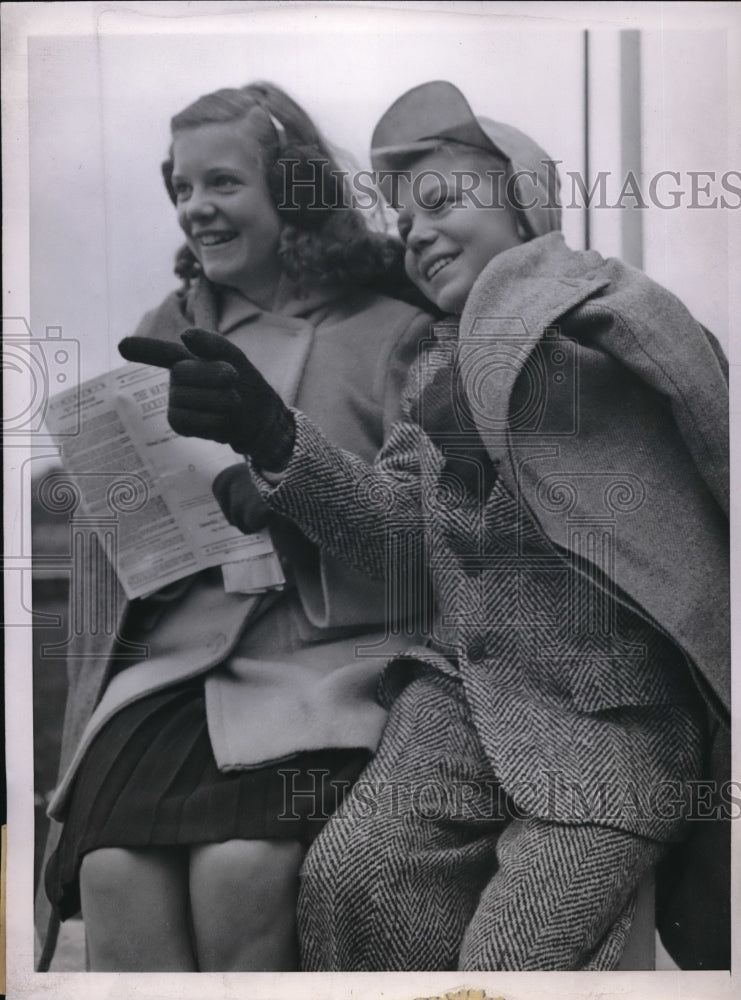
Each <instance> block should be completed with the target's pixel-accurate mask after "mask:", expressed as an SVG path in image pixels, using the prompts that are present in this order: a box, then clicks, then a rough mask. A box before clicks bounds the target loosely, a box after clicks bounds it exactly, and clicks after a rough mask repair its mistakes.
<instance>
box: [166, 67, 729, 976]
mask: <svg viewBox="0 0 741 1000" xmlns="http://www.w3.org/2000/svg"><path fill="white" fill-rule="evenodd" d="M372 153H373V162H374V166H375V167H376V169H377V170H379V171H384V172H385V174H386V176H387V177H388V176H393V177H394V183H395V193H396V197H395V207H396V208H397V210H398V213H399V214H398V225H399V232H400V235H401V237H402V239H403V241H404V243H405V246H406V266H407V271H408V273H409V275H410V277H411V278H412V280H413V281H414V282H415V284H417V285H418V287H419V288H420V289H421V290H422V291H423V292H424V294H425V295H426V296H427V297H428V298H429V299H430V300H431V301H432V302H434V303H435V304H436V305H437V306H438V308H439V309H440V310H442V311H443V312H445V313H449V314H454V315H456V316H458V315H460V325H459V327H457V326H455V325H453V324H451V323H448V324H445V325H442V326H441V327H439V328H438V329H437V331H436V335H435V336H434V337H433V338H432V340H431V342H430V344H429V345H428V346H427V350H426V351H425V353H424V354H423V355H422V356H421V357H420V359H419V363H418V365H417V368H416V370H415V372H414V376H413V378H412V380H411V382H410V386H409V398H408V404H407V410H406V419H405V420H404V421H402V422H400V423H399V424H398V425H397V426H396V428H395V430H394V433H393V434H392V437H391V439H390V440H389V441H388V442H387V444H386V446H385V447H384V449H383V451H382V453H381V455H380V456H379V458H378V459H377V460H376V462H375V463H374V465H373V466H368V465H367V464H366V463H364V462H362V461H360V460H359V459H357V458H355V457H354V456H351V455H349V454H347V453H344V452H340V451H338V450H336V449H333V448H332V447H331V446H330V445H329V444H328V443H327V442H326V441H325V439H324V438H323V437H322V435H321V434H320V433H319V432H318V431H317V430H316V428H314V427H313V426H312V425H311V424H310V423H309V421H308V420H307V419H306V418H305V417H303V415H301V414H299V413H296V412H294V413H293V414H292V417H293V419H292V421H289V422H287V421H285V420H283V421H282V423H281V426H282V427H283V428H284V430H285V433H282V434H281V435H279V436H276V438H275V440H274V441H273V442H272V444H271V445H266V441H265V440H264V437H263V436H261V428H262V427H263V426H270V425H271V421H272V422H273V424H274V425H275V424H277V423H279V422H278V421H275V420H274V413H273V411H274V410H277V409H278V408H280V407H281V406H282V404H281V403H280V401H279V400H277V398H272V397H270V399H268V395H269V394H267V393H266V390H265V387H264V386H263V385H262V384H261V383H260V381H259V376H257V375H256V373H255V372H254V370H253V369H252V368H251V366H250V365H249V363H248V362H246V359H244V358H243V357H241V356H237V355H238V353H239V352H237V353H235V349H234V348H233V346H232V345H227V344H220V343H219V342H218V338H217V339H216V340H214V338H213V336H209V335H207V334H195V335H191V337H190V338H189V340H188V347H189V349H190V351H191V352H192V354H193V355H195V356H196V357H198V358H200V359H201V364H200V365H198V364H194V362H192V361H188V362H187V365H186V366H185V367H184V368H183V369H182V370H181V371H180V372H178V371H177V366H175V369H173V374H172V380H171V394H172V399H171V403H172V415H171V420H172V421H173V426H174V428H175V430H177V431H178V432H179V433H186V434H200V435H202V436H208V437H211V436H214V434H215V430H214V428H215V427H217V426H218V424H219V420H221V422H222V423H223V434H222V436H221V438H220V439H222V440H228V436H229V427H230V426H233V425H234V423H235V422H237V423H238V424H239V425H240V427H242V428H243V427H244V426H245V424H246V423H249V425H251V426H254V436H255V448H254V449H250V453H251V454H252V456H253V464H256V465H257V466H259V468H258V469H257V473H258V476H257V478H258V480H259V481H260V483H261V489H262V491H263V493H264V495H265V496H266V498H267V500H268V502H269V503H270V504H271V505H272V506H273V507H274V508H275V509H276V510H278V511H279V512H280V513H282V514H284V515H287V516H289V517H290V518H292V519H293V520H295V521H296V522H297V523H298V524H299V525H300V527H301V528H302V530H303V531H304V532H305V533H306V534H307V535H308V537H310V538H312V539H313V540H315V541H316V542H318V543H319V544H321V545H323V546H325V547H326V548H328V549H329V550H330V551H331V552H333V553H334V554H335V555H338V556H340V557H341V558H343V559H346V560H348V561H350V562H351V563H353V564H354V565H355V566H357V567H358V568H360V569H362V570H364V571H366V572H371V573H372V574H374V575H376V576H381V577H384V576H385V577H386V579H387V580H388V582H389V589H390V591H391V590H392V589H393V588H394V587H398V586H399V584H398V582H397V580H398V579H401V580H402V584H401V586H402V589H404V591H405V593H407V594H408V593H409V591H410V590H413V589H414V588H415V587H418V592H419V594H420V596H422V595H423V594H424V588H425V583H426V581H427V580H430V581H431V583H432V588H433V591H434V595H435V610H434V615H433V619H432V622H431V626H430V636H429V641H428V643H427V645H426V646H425V647H424V648H420V649H416V650H412V651H406V652H405V653H404V655H403V656H400V657H398V658H397V659H396V660H395V661H394V662H393V663H391V664H390V665H389V667H388V668H387V671H386V675H385V678H384V682H383V685H382V691H381V697H382V699H383V701H384V703H385V704H386V705H387V706H388V707H389V710H390V713H389V719H388V723H387V726H386V730H385V734H384V737H383V740H382V743H381V746H380V747H379V751H378V754H377V756H376V758H375V759H374V761H373V762H372V763H371V764H370V766H369V767H368V769H367V770H366V772H365V774H364V777H363V778H361V780H360V781H359V783H358V785H357V786H356V787H355V789H354V790H353V792H352V793H351V794H350V796H349V797H348V798H347V799H346V801H345V803H344V805H343V806H342V807H341V808H340V810H339V811H338V813H337V814H336V815H335V817H334V818H333V819H332V820H331V821H330V823H329V824H328V826H327V828H326V829H325V831H324V833H323V835H322V836H321V837H320V838H319V839H318V841H317V842H316V844H315V845H314V847H313V849H312V851H311V852H310V854H309V855H308V857H307V859H306V862H305V865H304V868H303V872H302V891H301V897H300V902H299V920H300V926H301V933H302V955H303V966H304V968H307V969H322V970H332V969H334V970H345V971H348V970H383V969H388V970H397V969H399V970H402V969H408V970H411V969H453V968H462V969H610V968H615V967H616V966H617V964H618V962H619V960H620V956H621V954H622V951H623V949H624V946H625V943H626V940H627V936H628V932H629V929H630V926H631V921H632V916H633V911H634V898H635V890H636V887H637V886H638V884H639V883H640V881H641V879H642V878H643V877H644V875H645V874H646V873H647V872H648V871H650V870H651V869H652V868H653V867H655V866H656V865H657V864H658V863H659V862H661V861H662V859H665V858H666V857H667V854H668V851H669V847H670V845H671V844H673V843H674V842H675V841H681V840H682V839H683V838H684V837H685V836H686V833H687V816H688V814H689V811H690V810H691V802H690V801H689V791H690V789H691V788H692V787H693V784H692V783H693V782H696V780H697V779H699V778H701V777H703V776H704V775H705V773H706V772H705V771H704V770H703V768H704V766H705V761H706V758H707V757H708V756H710V754H711V753H712V756H713V760H714V761H716V762H717V761H720V762H721V764H722V763H723V761H724V754H723V750H722V748H723V745H724V744H723V740H724V739H726V737H727V728H726V727H727V707H728V696H729V690H728V689H729V679H728V648H727V643H728V593H727V587H728V575H729V573H728V536H727V509H728V508H727V386H726V379H725V373H724V360H723V358H722V355H721V353H720V351H719V349H717V347H716V345H715V342H714V340H713V339H712V338H711V337H710V335H708V334H707V332H706V331H704V330H703V328H702V327H700V326H699V324H697V323H696V322H695V321H694V320H693V318H692V317H691V316H690V315H689V313H688V312H687V311H686V310H685V309H684V307H683V306H682V305H681V303H680V302H678V300H677V299H675V298H674V297H673V296H672V295H670V294H669V293H668V292H666V291H665V290H664V289H661V288H660V287H659V286H657V285H656V284H654V283H653V282H651V281H650V280H649V279H648V278H646V277H645V276H644V275H642V274H641V273H640V272H638V271H635V270H633V269H631V268H628V267H626V266H624V265H622V264H620V262H618V261H615V260H609V261H605V260H603V259H602V258H601V257H600V256H599V255H598V254H597V253H595V252H594V251H588V252H586V253H576V252H573V251H571V250H569V249H568V248H567V247H566V246H565V244H564V242H563V239H562V237H561V235H560V233H559V231H558V230H559V226H560V214H559V209H558V206H557V203H556V200H555V191H554V177H555V174H554V172H553V169H552V165H551V163H550V161H549V159H548V157H547V155H546V154H545V153H544V152H543V151H542V150H541V149H540V148H539V147H538V146H537V145H536V144H535V143H533V142H532V140H530V139H529V138H528V137H527V136H524V135H523V134H522V133H520V132H519V131H517V130H515V129H513V128H511V127H509V126H503V125H501V124H498V123H494V122H490V121H488V120H486V119H477V118H476V117H475V116H474V115H473V112H472V111H471V109H470V107H469V106H468V104H467V102H466V101H465V98H463V95H462V94H460V92H459V91H458V90H457V89H456V88H455V87H453V86H452V85H451V84H447V83H432V84H425V85H423V86H421V87H417V88H415V89H414V90H412V91H410V92H408V93H407V94H405V95H403V96H402V97H401V98H400V99H399V100H398V101H397V102H395V104H394V105H393V106H392V107H391V108H390V109H389V111H388V112H387V113H386V114H385V115H384V117H383V118H382V120H381V122H379V125H378V126H377V128H376V131H375V133H374V137H373V150H372ZM492 176H493V177H496V179H497V183H496V185H494V184H492V185H487V186H486V187H485V191H487V192H488V191H489V190H497V191H501V190H502V188H503V189H504V191H505V194H506V195H507V197H506V198H505V200H504V201H503V202H502V201H499V200H497V202H496V203H494V202H490V203H489V204H484V203H483V198H482V197H474V192H473V191H472V190H471V188H472V185H471V179H472V178H473V179H475V178H476V177H487V179H489V178H490V177H492ZM499 181H503V185H502V184H500V183H499ZM194 389H196V390H198V392H197V399H198V401H197V405H196V404H192V403H190V402H188V401H189V400H192V399H193V398H194V397H193V390H194ZM225 390H230V391H229V392H227V391H225ZM256 398H259V400H260V403H259V408H258V407H257V406H256V403H255V399H256ZM184 401H185V402H186V404H187V405H186V406H185V407H184V406H183V403H184ZM184 410H185V411H186V412H185V413H184V412H183V411H184ZM219 415H220V416H219ZM286 428H287V429H286ZM216 433H218V431H217V432H216ZM241 436H242V440H244V432H243V431H242V433H241ZM277 437H280V440H278V439H277ZM243 446H244V445H243ZM256 452H259V457H258V460H257V461H255V453H256ZM260 469H262V470H263V473H264V475H263V476H262V477H261V476H260ZM279 470H282V471H281V472H280V475H278V476H275V475H271V472H276V473H277V472H278V471H279ZM238 483H239V476H238V475H234V474H231V475H227V476H224V475H223V474H222V477H221V478H220V479H217V481H216V482H215V484H214V489H215V492H216V494H217V496H219V498H220V500H221V502H222V506H223V507H224V510H225V511H233V510H234V504H235V495H236V496H237V498H238V489H239V486H238ZM680 545H681V546H682V548H681V553H682V557H683V558H682V559H681V560H680V559H678V558H677V556H678V554H679V552H678V548H679V546H680ZM420 567H421V568H420ZM415 581H417V583H415ZM366 652H367V653H368V654H369V655H370V654H372V652H373V651H372V650H368V651H366ZM698 687H699V688H700V690H701V691H702V694H703V695H704V696H705V698H704V701H703V700H701V698H700V697H699V695H698ZM708 708H709V710H710V712H711V713H712V720H713V721H712V722H711V726H710V728H709V727H708ZM711 737H712V738H713V741H714V742H713V743H712V746H711V744H710V738H711ZM719 831H720V832H719ZM700 832H701V833H702V834H703V836H704V837H706V838H709V842H710V843H711V844H712V845H713V846H711V848H710V850H711V851H712V852H713V853H714V855H715V856H718V855H720V854H722V853H723V851H724V850H725V842H724V839H723V838H724V832H723V831H722V830H721V828H720V825H719V824H717V823H715V824H704V825H703V829H702V831H700ZM696 841H697V836H695V835H694V834H693V837H692V838H690V840H688V841H687V845H686V846H685V848H683V849H684V850H685V851H686V853H687V854H689V855H692V852H693V848H692V846H691V845H692V844H693V843H694V842H696ZM706 842H707V841H706ZM701 849H702V848H701ZM723 877H724V876H722V875H720V876H718V874H717V872H716V871H715V870H714V869H713V868H712V866H711V867H710V868H709V869H708V870H707V871H706V872H705V874H704V877H703V878H704V883H705V884H704V886H703V888H705V889H708V884H709V883H710V882H712V879H713V878H716V880H718V879H720V889H719V890H718V891H719V893H720V896H719V897H718V895H717V892H716V896H715V898H713V897H712V893H711V900H712V908H711V910H709V911H708V913H706V914H702V913H701V914H695V915H696V916H698V918H699V920H700V921H703V920H704V921H705V924H706V926H707V927H709V930H708V932H707V934H706V935H705V937H704V938H702V937H700V938H698V937H697V935H695V934H694V933H693V932H694V930H695V928H694V926H693V921H692V917H690V919H689V920H688V919H687V918H686V917H685V916H684V915H682V914H681V913H680V910H679V909H678V908H676V907H675V909H674V910H673V911H672V919H671V921H669V924H670V925H671V926H670V927H669V933H667V934H665V939H668V938H672V935H673V938H672V942H673V943H674V944H675V945H676V952H680V953H681V955H682V957H683V958H684V964H686V965H692V966H694V967H698V968H725V967H727V965H726V964H725V963H726V961H727V957H726V956H727V952H728V942H727V936H726V933H725V931H726V928H725V926H724V924H723V915H724V914H723V906H724V902H725V906H726V915H727V883H724V882H723ZM685 885H686V883H684V882H682V881H681V880H680V881H677V882H676V884H675V885H674V886H673V887H672V889H671V892H673V893H674V898H673V899H671V900H669V901H670V902H673V903H677V901H678V902H679V903H680V904H681V903H682V901H683V900H682V893H683V892H685V891H686V890H685ZM716 888H717V887H716V886H712V885H711V886H710V889H712V890H714V891H715V890H716ZM724 893H725V896H724ZM692 901H693V903H696V904H697V905H698V906H699V907H700V908H702V906H703V905H704V904H703V899H702V895H701V894H699V895H697V896H694V897H693V900H692ZM718 914H720V916H718ZM711 915H712V919H711ZM665 926H667V925H666V924H665ZM676 952H675V953H676Z"/></svg>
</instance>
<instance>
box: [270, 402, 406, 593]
mask: <svg viewBox="0 0 741 1000" xmlns="http://www.w3.org/2000/svg"><path fill="white" fill-rule="evenodd" d="M293 416H294V420H295V430H296V434H295V441H294V446H293V452H292V455H291V458H290V461H289V463H288V465H287V467H286V469H285V470H284V471H283V472H282V473H281V474H280V477H279V481H277V482H276V479H278V477H275V476H272V475H271V474H270V473H267V474H264V473H262V472H261V471H260V470H259V469H257V468H255V467H254V466H253V472H254V477H255V482H256V484H257V487H258V489H259V491H260V493H261V494H262V496H263V498H264V499H265V500H266V501H267V503H268V504H269V505H270V506H271V507H272V508H273V510H275V511H277V512H278V513H280V514H283V515H285V516H286V517H289V518H290V519H291V520H292V521H293V522H294V523H295V524H297V525H298V527H299V528H301V530H302V531H303V532H304V534H305V535H306V536H307V537H308V538H309V539H311V541H313V542H315V543H316V544H317V545H319V546H320V547H321V548H323V549H326V550H327V551H328V552H330V553H331V554H332V555H334V556H337V558H339V559H342V560H343V561H344V562H349V563H351V564H352V565H353V566H354V567H355V568H356V569H359V570H361V571H362V572H364V573H367V574H369V575H370V576H373V577H376V578H377V579H384V578H385V577H386V575H387V572H388V567H389V565H390V560H392V559H393V558H394V552H398V545H399V540H400V539H401V538H403V539H405V540H408V539H409V536H410V534H411V535H413V536H415V537H416V536H417V535H418V534H419V530H420V526H421V473H420V467H419V447H420V435H421V429H420V428H419V427H415V425H413V424H409V423H398V424H396V425H395V426H394V428H393V430H392V431H391V434H390V436H389V439H388V441H387V442H386V444H385V445H384V447H383V449H382V451H381V452H380V454H379V455H378V457H377V458H376V460H375V462H374V463H373V464H372V465H371V464H369V463H368V462H365V461H363V459H361V458H358V457H357V456H356V455H353V454H351V453H350V452H347V451H343V450H342V449H340V448H337V447H335V446H334V445H332V444H330V443H329V441H327V439H326V438H325V437H324V436H323V435H322V433H321V432H320V431H319V430H318V429H317V428H316V427H315V426H314V425H313V424H312V423H311V421H310V420H309V419H308V418H307V417H306V416H304V414H302V413H299V412H298V411H293Z"/></svg>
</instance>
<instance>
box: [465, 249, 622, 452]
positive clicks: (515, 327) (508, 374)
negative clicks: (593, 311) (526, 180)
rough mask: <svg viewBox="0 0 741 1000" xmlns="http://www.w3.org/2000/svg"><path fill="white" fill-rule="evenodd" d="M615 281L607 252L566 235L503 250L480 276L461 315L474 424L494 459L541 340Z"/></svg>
mask: <svg viewBox="0 0 741 1000" xmlns="http://www.w3.org/2000/svg"><path fill="white" fill-rule="evenodd" d="M609 283H610V278H609V276H608V275H607V274H606V272H605V270H604V261H603V259H602V257H600V255H599V254H598V253H596V252H595V251H586V252H584V253H578V252H575V251H573V250H570V249H569V248H568V247H567V246H566V244H565V243H564V240H563V236H562V234H561V233H549V234H548V235H547V236H541V237H538V238H537V239H534V240H531V241H530V242H528V243H524V244H522V245H521V246H519V247H514V248H513V249H511V250H507V251H505V252H504V253H501V254H499V255H498V256H496V257H494V258H493V260H491V261H490V262H489V264H488V265H487V266H486V267H485V268H484V270H483V271H482V272H481V274H480V275H479V277H478V279H477V280H476V283H475V284H474V286H473V288H472V289H471V293H470V295H469V297H468V300H467V302H466V307H465V309H464V311H463V315H462V317H461V324H460V350H459V358H458V360H459V371H460V375H461V380H462V382H463V384H464V385H465V386H466V393H467V397H468V399H469V400H470V401H471V403H472V410H473V417H474V421H475V422H476V425H477V429H478V431H479V434H480V435H481V438H482V440H483V441H484V444H485V445H486V447H487V449H488V451H489V453H490V454H491V455H492V457H493V458H497V459H498V458H499V457H500V455H501V448H502V446H503V444H504V442H505V440H507V438H508V437H510V438H511V436H512V434H513V431H514V432H515V433H516V429H515V428H513V426H512V424H511V421H510V420H509V416H510V413H509V409H510V396H511V394H512V390H513V387H514V384H515V381H516V379H517V376H518V375H519V374H520V372H521V371H522V368H523V366H524V364H525V361H526V360H527V358H528V356H529V355H530V354H531V352H532V351H533V349H534V347H535V345H536V343H537V342H538V340H539V339H540V338H541V337H542V336H543V334H544V331H548V328H549V327H551V326H552V325H553V324H554V323H555V322H556V320H558V318H559V317H560V316H563V315H564V314H565V313H566V312H568V311H569V310H570V309H573V308H575V307H576V306H578V305H579V304H580V303H582V302H584V301H585V300H586V299H588V298H589V297H590V296H592V295H594V293H595V292H597V291H599V290H600V289H602V288H605V287H606V286H607V285H609ZM554 336H555V334H554ZM554 346H555V344H554ZM536 402H537V401H536V400H533V403H536ZM528 426H529V424H527V423H524V424H523V430H524V429H525V428H526V427H528Z"/></svg>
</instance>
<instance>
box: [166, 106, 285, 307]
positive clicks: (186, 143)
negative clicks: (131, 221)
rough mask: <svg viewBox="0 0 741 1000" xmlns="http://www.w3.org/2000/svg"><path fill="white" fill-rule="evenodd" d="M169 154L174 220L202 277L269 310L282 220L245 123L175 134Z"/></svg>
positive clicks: (276, 274)
mask: <svg viewBox="0 0 741 1000" xmlns="http://www.w3.org/2000/svg"><path fill="white" fill-rule="evenodd" d="M172 157H173V173H172V187H173V190H174V192H175V196H176V199H177V213H178V222H179V223H180V226H181V228H182V230H183V232H184V233H185V235H186V237H187V240H188V246H189V247H190V249H191V251H192V252H193V253H194V254H195V256H196V258H197V260H198V262H199V263H200V265H201V267H202V268H203V272H204V274H205V275H206V277H207V278H208V279H209V280H210V281H213V282H216V283H217V284H220V285H228V286H229V287H230V288H235V289H236V290H237V291H239V292H241V293H242V294H243V295H244V296H246V297H247V298H248V299H250V300H251V301H253V302H255V303H256V304H257V305H260V306H263V307H269V306H270V305H271V304H272V302H273V300H274V298H275V291H276V288H277V285H278V281H279V279H280V276H281V264H280V259H279V257H278V247H279V242H280V232H281V222H280V218H279V216H278V212H277V211H276V208H275V206H274V204H273V201H272V199H271V197H270V193H269V191H268V187H267V183H266V180H265V176H264V171H263V168H262V165H261V163H260V150H259V147H258V145H257V142H256V140H255V137H254V136H253V135H252V134H251V132H250V127H249V123H248V122H246V121H237V122H227V123H223V124H221V123H215V124H209V125H199V126H197V127H195V128H189V129H183V130H182V131H179V132H176V133H175V135H174V136H173V141H172Z"/></svg>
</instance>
